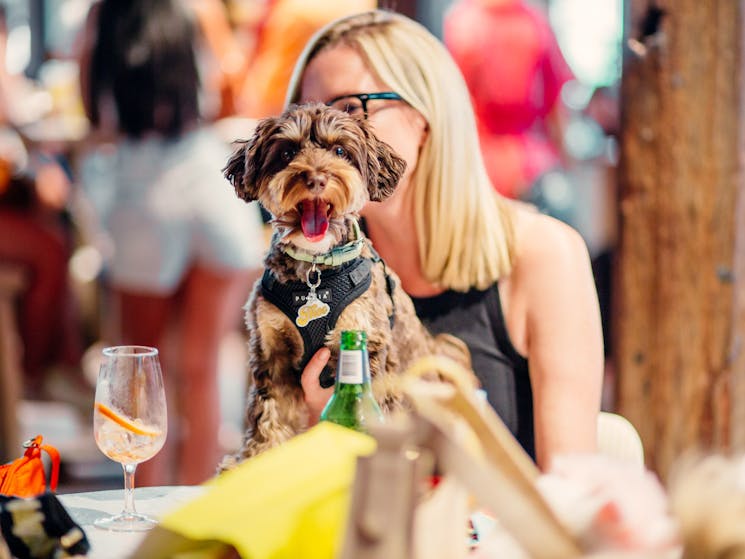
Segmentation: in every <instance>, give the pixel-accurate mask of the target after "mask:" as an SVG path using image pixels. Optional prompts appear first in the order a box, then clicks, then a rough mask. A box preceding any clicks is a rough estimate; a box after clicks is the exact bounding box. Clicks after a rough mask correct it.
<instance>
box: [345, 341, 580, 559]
mask: <svg viewBox="0 0 745 559" xmlns="http://www.w3.org/2000/svg"><path fill="white" fill-rule="evenodd" d="M432 373H436V375H437V376H439V377H440V378H442V379H445V380H447V382H434V381H432V380H423V378H429V379H432V376H433V375H432ZM469 377H470V373H468V372H467V371H465V370H463V369H462V367H460V365H458V364H457V363H455V362H454V361H451V360H449V359H446V358H443V357H439V356H438V357H435V356H430V357H425V358H422V359H420V360H419V361H417V362H415V363H414V364H413V365H412V366H411V367H410V368H409V370H408V371H407V372H406V374H405V375H404V383H403V386H402V388H403V390H404V392H405V393H406V396H407V398H408V400H409V401H410V402H411V403H412V405H413V408H414V409H413V412H412V413H411V414H409V415H408V416H401V417H394V418H392V419H391V421H389V422H388V424H386V425H383V426H380V427H376V428H375V429H373V430H372V432H373V435H374V436H375V438H376V439H377V441H378V450H377V452H376V453H375V454H373V455H371V456H369V457H361V458H359V459H358V470H357V478H356V479H355V485H354V489H353V494H352V495H353V496H352V505H351V507H350V522H349V524H348V526H347V532H346V535H345V540H344V545H343V548H342V549H343V551H342V555H341V559H460V558H462V557H465V556H466V555H467V554H468V551H469V543H470V542H469V540H468V539H467V515H468V507H467V505H468V502H467V501H466V497H468V498H469V499H470V500H471V504H478V505H481V506H483V507H486V508H487V509H488V510H490V511H491V512H492V513H493V514H494V515H495V516H496V517H497V518H498V519H499V523H500V525H501V527H502V528H503V529H504V530H505V531H507V532H508V533H509V534H511V535H512V537H513V538H514V539H515V540H516V541H517V542H518V543H519V544H520V545H522V547H523V548H524V549H525V550H526V551H527V552H528V554H529V556H530V557H531V558H532V559H575V558H577V557H579V556H580V555H581V553H580V550H579V547H578V545H577V542H576V541H574V539H573V537H572V536H571V535H570V534H569V532H568V531H567V530H566V528H565V527H564V526H563V525H562V524H561V523H560V522H559V520H558V519H557V517H556V516H555V515H554V513H553V512H552V510H551V509H550V508H549V506H548V504H547V503H546V501H545V500H544V499H543V497H542V496H541V495H540V494H539V493H538V491H537V489H536V487H535V480H536V478H537V477H538V469H537V468H536V466H535V464H534V463H533V462H532V461H531V459H530V458H529V457H528V455H527V454H526V453H525V451H524V450H523V449H522V447H521V446H520V445H519V443H518V442H517V441H516V440H515V438H514V437H513V436H512V434H511V433H510V432H509V430H508V429H507V427H506V426H505V425H504V423H503V422H502V421H501V420H500V419H499V417H497V415H496V413H495V412H494V410H493V409H492V408H491V407H490V406H486V405H482V404H483V402H481V401H479V400H478V399H477V398H476V396H475V395H474V393H473V388H472V384H471V383H470V382H469V380H468V379H469ZM433 473H436V474H438V475H439V476H440V479H441V480H442V481H441V482H440V483H439V484H438V485H436V486H435V487H434V489H430V487H429V485H428V484H427V483H426V482H427V480H428V479H431V475H432V474H433ZM502 559H505V558H504V557H503V558H502Z"/></svg>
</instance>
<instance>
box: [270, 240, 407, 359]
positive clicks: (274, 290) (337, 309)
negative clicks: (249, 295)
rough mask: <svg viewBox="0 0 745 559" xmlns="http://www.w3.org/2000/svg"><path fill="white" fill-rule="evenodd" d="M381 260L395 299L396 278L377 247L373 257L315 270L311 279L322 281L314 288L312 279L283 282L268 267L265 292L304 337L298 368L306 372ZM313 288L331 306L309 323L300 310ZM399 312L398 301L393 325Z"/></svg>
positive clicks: (389, 318) (394, 310) (390, 293)
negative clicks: (312, 359)
mask: <svg viewBox="0 0 745 559" xmlns="http://www.w3.org/2000/svg"><path fill="white" fill-rule="evenodd" d="M370 248H371V249H372V247H370ZM377 263H381V264H382V265H383V271H384V273H385V278H386V290H387V291H388V295H389V296H390V298H391V302H393V290H394V289H395V282H394V280H393V278H392V277H391V276H390V275H389V274H388V271H387V270H386V267H385V263H384V262H383V260H382V259H381V258H380V256H378V255H377V253H375V251H373V257H372V258H365V257H362V256H358V257H357V258H355V259H354V260H351V261H349V262H347V263H345V264H341V265H340V266H337V267H334V268H328V269H325V270H323V272H321V271H319V270H316V271H315V272H312V273H315V274H317V277H316V278H315V279H314V280H311V278H310V276H309V282H310V281H316V282H319V280H320V282H319V283H317V284H314V287H313V289H312V290H309V283H306V282H302V281H289V282H286V283H281V282H279V281H278V280H277V278H276V277H275V275H274V274H273V273H272V272H271V271H269V270H264V275H263V277H262V278H261V294H262V295H263V297H264V299H266V300H267V301H269V302H270V303H272V304H273V305H275V306H276V307H277V308H278V309H280V310H281V311H282V312H283V313H285V315H287V317H288V318H289V319H290V321H292V323H293V324H294V325H295V327H296V328H297V329H298V331H299V332H300V335H301V336H302V338H303V348H304V351H303V357H302V359H301V361H300V369H299V371H298V372H302V370H303V369H304V368H305V365H307V363H308V361H309V360H310V358H311V357H313V354H315V352H316V351H318V349H320V348H321V347H322V346H323V345H324V342H325V339H326V335H327V334H328V333H329V332H330V331H331V330H333V329H334V327H335V326H336V321H337V320H338V318H339V316H340V315H341V313H342V311H343V310H344V309H345V308H347V306H348V305H349V304H350V303H351V302H352V301H354V300H355V299H357V297H359V296H360V295H362V294H363V293H364V292H365V291H367V290H368V288H369V287H370V284H371V283H372V267H373V265H375V264H377ZM318 276H320V277H318ZM311 291H313V292H314V293H315V297H316V298H317V299H318V300H319V301H320V302H321V303H324V304H326V305H328V306H329V310H328V313H327V314H325V315H324V316H319V317H317V318H311V319H310V320H308V321H307V323H306V321H305V320H303V319H299V316H302V314H299V313H300V312H301V308H302V307H304V306H306V305H307V304H308V300H309V298H312V297H309V294H310V292H311ZM395 312H396V309H395V304H394V305H393V308H392V311H391V315H390V316H389V317H388V320H389V321H390V324H391V327H393V323H394V321H395Z"/></svg>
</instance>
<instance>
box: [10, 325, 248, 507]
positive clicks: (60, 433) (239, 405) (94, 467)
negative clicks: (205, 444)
mask: <svg viewBox="0 0 745 559" xmlns="http://www.w3.org/2000/svg"><path fill="white" fill-rule="evenodd" d="M219 375H220V378H219V383H220V400H221V402H220V406H221V410H222V415H223V423H222V426H221V428H220V433H219V437H220V441H221V443H222V445H223V447H224V448H225V450H226V452H227V451H230V450H234V449H235V448H237V447H238V445H239V444H240V438H241V424H242V417H243V395H244V393H245V378H246V377H245V342H244V338H243V336H242V335H241V334H240V333H239V332H235V333H232V334H230V335H228V336H227V337H226V338H225V340H224V341H223V344H222V347H221V352H220V366H219ZM91 413H92V412H91ZM19 421H20V429H21V436H22V438H21V440H26V439H28V438H31V437H33V436H35V435H37V434H42V435H43V436H44V440H45V442H48V443H50V444H52V445H54V446H55V447H57V449H58V450H59V451H60V455H61V456H62V467H61V472H60V486H59V489H58V490H59V492H61V493H64V492H77V491H91V490H97V489H111V488H119V487H121V484H122V470H121V466H120V465H119V464H117V463H116V462H112V461H111V460H108V459H107V458H106V457H105V456H104V455H103V454H101V452H100V451H99V450H98V447H96V443H95V441H94V439H93V425H92V416H87V415H84V414H82V413H80V412H78V411H76V410H75V408H73V407H72V406H71V405H68V404H64V403H59V402H36V401H24V402H23V403H22V404H21V406H20V410H19ZM19 455H20V454H19Z"/></svg>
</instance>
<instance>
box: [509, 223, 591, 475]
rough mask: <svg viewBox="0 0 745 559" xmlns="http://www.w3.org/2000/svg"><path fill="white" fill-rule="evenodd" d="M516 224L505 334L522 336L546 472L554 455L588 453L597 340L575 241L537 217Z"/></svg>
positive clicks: (581, 251)
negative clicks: (515, 328) (514, 331)
mask: <svg viewBox="0 0 745 559" xmlns="http://www.w3.org/2000/svg"><path fill="white" fill-rule="evenodd" d="M521 221H522V222H523V224H522V225H521V226H519V227H518V231H517V235H518V245H517V262H516V266H515V270H514V272H513V275H512V277H511V279H510V284H511V288H510V295H511V296H512V297H511V299H509V305H514V308H513V309H511V310H509V309H508V311H507V313H508V328H509V327H511V326H512V324H510V322H513V324H514V323H517V324H518V325H522V328H523V329H522V332H520V333H521V334H522V336H518V339H521V343H520V345H522V348H519V347H518V349H523V351H525V354H526V355H527V357H528V360H529V363H530V378H531V384H532V388H533V410H534V411H533V413H534V421H535V442H536V458H537V462H538V465H539V466H540V467H541V468H543V469H546V468H547V467H548V466H549V464H550V461H551V458H552V457H553V456H555V455H557V454H561V453H568V452H592V451H594V450H595V449H596V429H597V427H596V423H597V416H598V412H599V411H600V397H601V389H602V383H603V337H602V328H601V323H600V309H599V305H598V299H597V293H596V290H595V283H594V280H593V276H592V269H591V266H590V259H589V255H588V253H587V249H586V246H585V243H584V241H583V239H582V238H581V237H580V235H579V234H578V233H577V232H576V231H574V230H573V229H571V228H570V227H569V226H567V225H565V224H563V223H561V222H559V221H556V220H554V219H552V218H548V217H545V216H542V215H539V214H533V215H530V214H527V217H525V218H524V219H521ZM512 311H514V312H512ZM516 317H517V318H516ZM510 319H512V320H510ZM511 334H512V332H511Z"/></svg>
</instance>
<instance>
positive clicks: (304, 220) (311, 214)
mask: <svg viewBox="0 0 745 559" xmlns="http://www.w3.org/2000/svg"><path fill="white" fill-rule="evenodd" d="M298 211H299V212H300V227H302V229H303V235H305V238H306V239H308V240H309V241H310V242H311V243H316V242H318V241H320V240H321V239H323V237H324V235H326V231H327V230H328V228H329V215H330V213H331V204H329V203H328V202H326V201H325V200H321V199H320V198H312V199H306V200H303V201H302V202H301V203H300V204H299V205H298Z"/></svg>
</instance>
